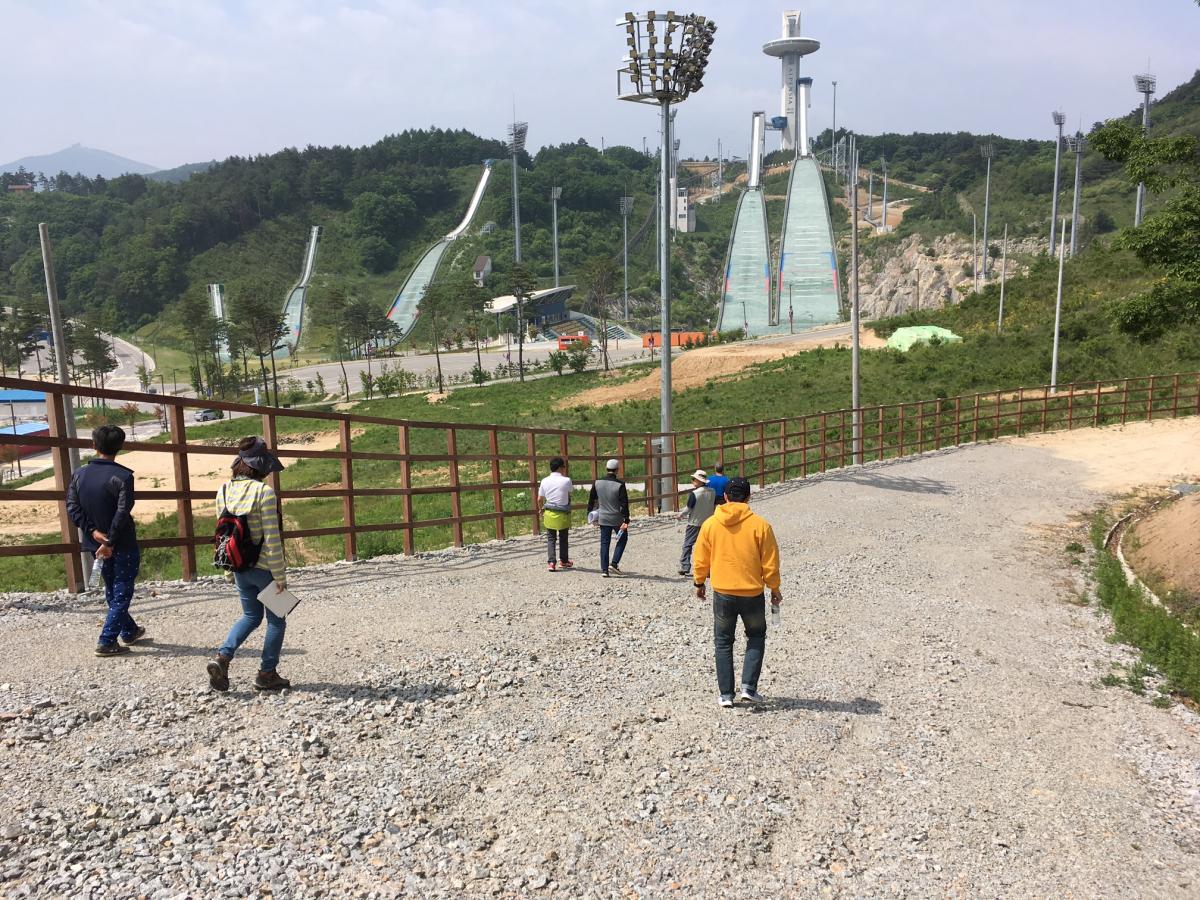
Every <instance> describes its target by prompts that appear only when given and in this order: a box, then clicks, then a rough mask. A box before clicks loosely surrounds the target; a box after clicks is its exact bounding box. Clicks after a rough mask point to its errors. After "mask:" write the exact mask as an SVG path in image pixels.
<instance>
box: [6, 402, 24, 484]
mask: <svg viewBox="0 0 1200 900" xmlns="http://www.w3.org/2000/svg"><path fill="white" fill-rule="evenodd" d="M8 417H9V418H10V419H12V430H13V437H14V438H15V437H16V436H17V407H16V406H15V405H14V404H13V402H12V401H11V400H9V401H8ZM14 449H15V450H16V451H17V457H16V463H17V477H18V478H22V477H23V476H24V474H25V473H24V472H22V471H21V445H20V444H15V445H14Z"/></svg>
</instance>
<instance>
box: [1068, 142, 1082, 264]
mask: <svg viewBox="0 0 1200 900" xmlns="http://www.w3.org/2000/svg"><path fill="white" fill-rule="evenodd" d="M1083 143H1084V138H1083V132H1081V131H1077V132H1075V199H1074V200H1073V201H1072V203H1071V258H1072V259H1074V258H1075V254H1076V252H1078V249H1079V244H1078V243H1077V234H1076V233H1077V231H1078V230H1079V189H1080V187H1081V185H1082V176H1083Z"/></svg>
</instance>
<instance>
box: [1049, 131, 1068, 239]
mask: <svg viewBox="0 0 1200 900" xmlns="http://www.w3.org/2000/svg"><path fill="white" fill-rule="evenodd" d="M1051 116H1052V118H1053V119H1054V124H1055V125H1057V126H1058V141H1057V143H1055V145H1054V200H1053V202H1052V203H1051V204H1050V255H1051V256H1053V255H1054V226H1055V225H1057V224H1058V175H1059V170H1061V169H1062V143H1063V122H1065V121H1066V120H1067V117H1066V116H1064V115H1063V114H1062V113H1060V112H1057V111H1056V112H1053V113H1051Z"/></svg>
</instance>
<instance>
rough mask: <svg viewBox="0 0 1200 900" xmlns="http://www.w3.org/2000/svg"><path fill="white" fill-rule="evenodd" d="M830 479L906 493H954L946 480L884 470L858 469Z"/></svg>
mask: <svg viewBox="0 0 1200 900" xmlns="http://www.w3.org/2000/svg"><path fill="white" fill-rule="evenodd" d="M828 480H829V481H849V482H853V483H854V484H861V485H865V486H866V487H875V488H881V489H883V490H885V491H903V492H904V493H906V494H942V495H948V494H952V493H954V489H953V488H951V487H950V485H948V484H946V482H944V481H937V480H935V479H933V478H905V477H904V476H902V475H888V474H886V473H884V472H872V471H868V470H858V471H853V472H846V473H845V474H842V475H838V476H836V477H834V478H830V479H828Z"/></svg>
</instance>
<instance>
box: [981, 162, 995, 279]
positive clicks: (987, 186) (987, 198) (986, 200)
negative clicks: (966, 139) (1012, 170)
mask: <svg viewBox="0 0 1200 900" xmlns="http://www.w3.org/2000/svg"><path fill="white" fill-rule="evenodd" d="M994 152H995V149H994V148H993V146H992V145H991V144H984V145H983V146H982V147H980V148H979V154H980V156H982V157H983V158H984V159H986V160H987V180H986V181H985V182H984V187H983V260H982V263H983V279H984V281H986V280H987V273H988V242H987V231H988V207H989V204H990V202H991V199H992V154H993V153H994Z"/></svg>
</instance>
